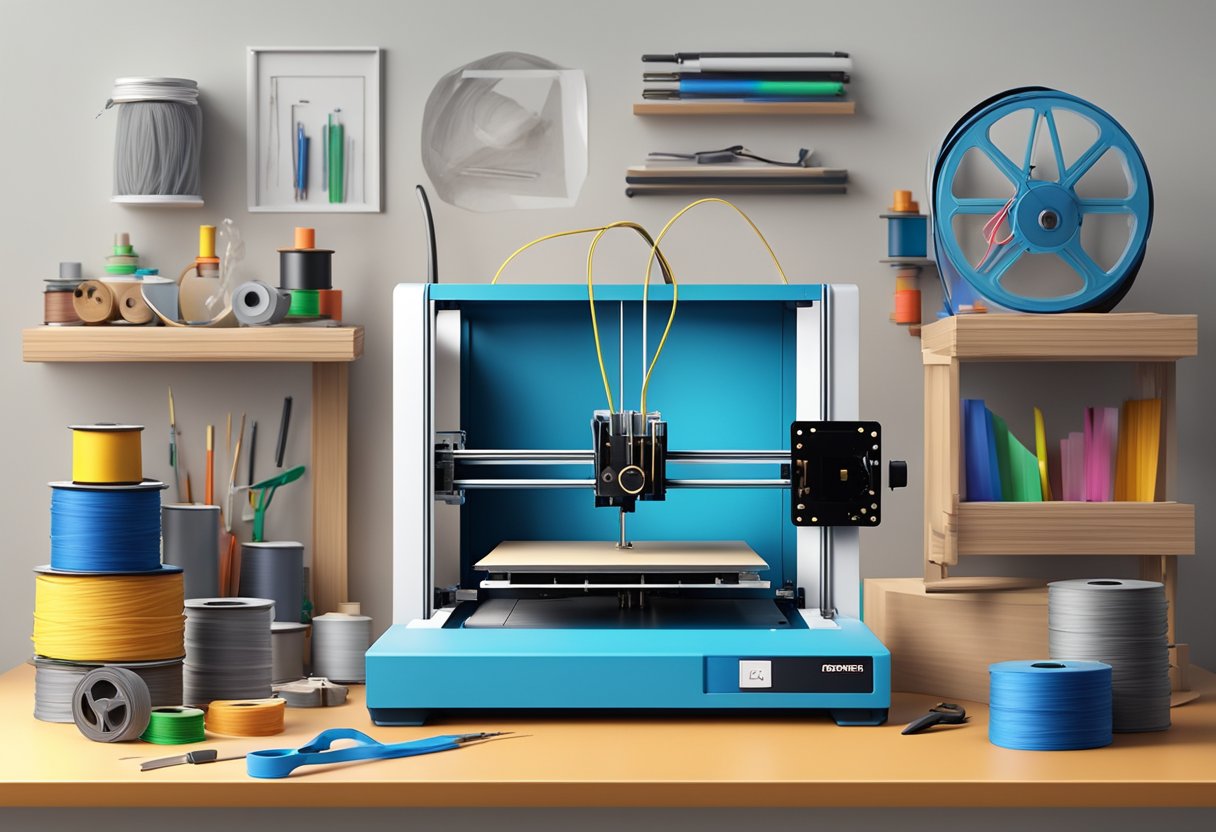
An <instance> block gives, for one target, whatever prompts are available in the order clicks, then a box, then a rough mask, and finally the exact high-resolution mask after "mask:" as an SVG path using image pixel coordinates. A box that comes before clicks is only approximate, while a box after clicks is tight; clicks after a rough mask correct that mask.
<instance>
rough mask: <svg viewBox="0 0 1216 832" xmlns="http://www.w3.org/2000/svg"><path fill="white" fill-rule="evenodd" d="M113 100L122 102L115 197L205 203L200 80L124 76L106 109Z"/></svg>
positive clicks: (119, 104)
mask: <svg viewBox="0 0 1216 832" xmlns="http://www.w3.org/2000/svg"><path fill="white" fill-rule="evenodd" d="M112 106H117V107H118V129H117V133H116V135H115V138H114V196H113V199H112V200H111V201H112V202H121V203H126V204H128V205H173V206H182V207H189V206H199V205H202V204H203V198H202V188H201V183H200V175H199V158H200V156H201V155H202V153H201V152H202V147H203V114H202V110H201V109H200V108H199V104H198V84H197V83H196V82H194V81H191V80H189V79H187V78H119V79H117V80H116V81H115V82H114V93H113V95H112V96H111V98H110V100H109V101H107V102H106V109H109V108H110V107H112Z"/></svg>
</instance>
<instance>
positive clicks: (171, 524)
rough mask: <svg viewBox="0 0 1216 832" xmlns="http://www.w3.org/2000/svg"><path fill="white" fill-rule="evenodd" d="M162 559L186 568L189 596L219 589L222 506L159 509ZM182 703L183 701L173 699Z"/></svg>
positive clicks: (216, 592)
mask: <svg viewBox="0 0 1216 832" xmlns="http://www.w3.org/2000/svg"><path fill="white" fill-rule="evenodd" d="M160 518H161V520H160V522H161V536H162V538H163V540H164V545H163V554H162V560H163V561H164V562H165V563H168V564H171V565H173V566H180V567H181V568H182V571H183V572H184V575H183V577H184V579H185V597H186V598H215V597H217V596H219V595H222V594H223V593H221V592H220V507H219V506H204V505H194V504H188V503H178V504H174V505H167V506H163V507H162V508H161V511H160ZM174 704H178V705H180V704H181V703H180V702H177V703H174Z"/></svg>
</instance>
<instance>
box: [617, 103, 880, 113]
mask: <svg viewBox="0 0 1216 832" xmlns="http://www.w3.org/2000/svg"><path fill="white" fill-rule="evenodd" d="M855 111H856V106H855V104H854V102H852V101H638V102H636V103H635V104H634V105H633V114H634V115H635V116H851V115H853V113H854V112H855Z"/></svg>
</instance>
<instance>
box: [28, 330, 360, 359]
mask: <svg viewBox="0 0 1216 832" xmlns="http://www.w3.org/2000/svg"><path fill="white" fill-rule="evenodd" d="M362 354H363V327H361V326H345V327H309V326H294V325H286V324H284V325H280V326H255V327H239V328H238V327H232V328H218V329H212V328H207V327H167V326H88V327H84V326H36V327H31V328H29V329H23V330H22V331H21V357H22V359H23V360H24V361H27V362H83V361H88V362H98V361H110V362H121V361H135V362H164V361H257V362H263V361H295V362H304V361H309V362H314V363H318V362H345V361H354V360H355V359H356V358H358V357H359V356H360V355H362Z"/></svg>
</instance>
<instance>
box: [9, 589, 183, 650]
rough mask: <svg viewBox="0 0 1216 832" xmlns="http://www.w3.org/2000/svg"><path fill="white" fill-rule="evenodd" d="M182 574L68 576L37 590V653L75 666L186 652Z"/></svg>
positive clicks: (35, 595)
mask: <svg viewBox="0 0 1216 832" xmlns="http://www.w3.org/2000/svg"><path fill="white" fill-rule="evenodd" d="M183 596H184V590H183V583H182V573H181V572H180V571H170V570H167V569H166V570H164V571H162V572H154V573H152V574H149V575H64V574H56V573H51V572H50V571H49V570H48V571H44V572H40V573H39V574H38V575H37V576H36V578H35V586H34V635H33V642H34V652H35V653H36V654H38V655H39V656H46V657H47V658H50V659H62V660H65V661H74V662H144V661H149V662H150V661H161V660H164V659H177V658H180V657H181V656H182V655H183V654H184V653H185V647H184V642H183V633H184V631H185V626H186V624H185V622H186V617H185V616H184V615H183V614H182V608H183V607H184V606H185V600H184V597H183Z"/></svg>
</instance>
